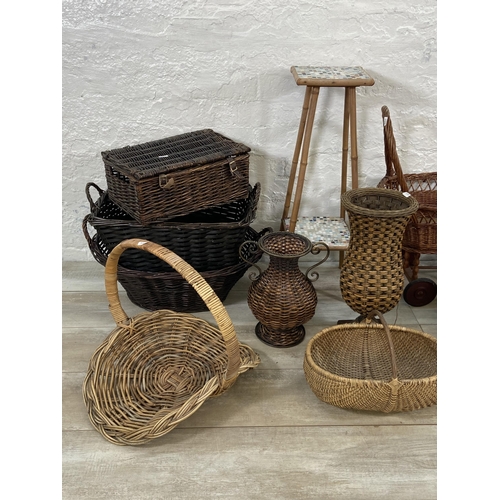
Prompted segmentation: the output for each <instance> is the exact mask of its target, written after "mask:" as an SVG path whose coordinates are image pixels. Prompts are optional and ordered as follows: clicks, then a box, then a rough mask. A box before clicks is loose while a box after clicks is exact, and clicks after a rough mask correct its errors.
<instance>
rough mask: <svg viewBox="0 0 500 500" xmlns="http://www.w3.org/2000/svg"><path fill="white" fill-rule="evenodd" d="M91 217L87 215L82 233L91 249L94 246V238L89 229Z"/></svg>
mask: <svg viewBox="0 0 500 500" xmlns="http://www.w3.org/2000/svg"><path fill="white" fill-rule="evenodd" d="M90 217H91V214H87V215H86V216H85V217H84V218H83V221H82V231H83V235H84V236H85V239H86V240H87V244H88V245H89V248H90V247H91V246H92V237H91V236H90V234H89V229H88V222H89V219H90Z"/></svg>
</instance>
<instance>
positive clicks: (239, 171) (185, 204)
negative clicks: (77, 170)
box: [101, 129, 250, 224]
mask: <svg viewBox="0 0 500 500" xmlns="http://www.w3.org/2000/svg"><path fill="white" fill-rule="evenodd" d="M249 151H250V148H249V147H248V146H245V145H244V144H240V143H236V142H234V141H232V140H231V139H228V138H227V137H224V136H223V135H221V134H218V133H216V132H214V131H213V130H210V129H205V130H197V131H195V132H189V133H187V134H180V135H176V136H173V137H168V138H166V139H161V140H157V141H151V142H147V143H144V144H138V145H135V146H126V147H124V148H119V149H113V150H110V151H103V152H102V153H101V155H102V159H103V162H104V167H105V171H106V180H107V183H108V192H109V196H110V198H111V199H112V200H113V201H114V202H115V203H116V204H117V205H118V206H120V207H121V208H123V210H125V211H126V212H127V213H129V214H130V215H131V216H132V217H133V218H134V219H136V220H137V221H138V222H140V223H141V224H151V223H153V222H158V221H165V220H169V219H172V218H173V217H176V216H179V215H186V214H189V213H191V212H195V211H197V210H202V209H204V208H209V207H213V206H217V205H221V204H224V203H229V202H231V201H234V200H238V199H240V198H244V197H245V196H246V195H247V186H248V177H249V155H248V152H249Z"/></svg>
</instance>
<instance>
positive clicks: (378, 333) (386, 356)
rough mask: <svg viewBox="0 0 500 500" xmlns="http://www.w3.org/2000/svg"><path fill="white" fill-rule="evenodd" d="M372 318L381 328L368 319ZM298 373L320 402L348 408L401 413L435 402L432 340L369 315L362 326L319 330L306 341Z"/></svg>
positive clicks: (434, 346)
mask: <svg viewBox="0 0 500 500" xmlns="http://www.w3.org/2000/svg"><path fill="white" fill-rule="evenodd" d="M374 316H378V317H379V318H380V321H381V322H382V324H378V323H375V322H373V321H371V319H372V318H373V317H374ZM304 373H305V376H306V380H307V382H308V384H309V386H310V387H311V389H312V391H313V392H314V394H315V395H316V396H317V397H318V398H319V399H320V400H321V401H324V402H325V403H328V404H331V405H334V406H338V407H340V408H346V409H352V410H369V411H377V412H384V413H390V412H402V411H411V410H416V409H419V408H426V407H428V406H432V405H434V404H437V341H436V339H435V338H434V337H431V336H430V335H428V334H426V333H423V332H420V331H417V330H412V329H410V328H405V327H402V326H394V325H391V326H388V325H387V322H386V321H385V319H384V318H383V316H382V314H381V313H379V312H377V311H372V312H371V313H370V314H369V315H368V321H367V322H365V323H347V324H343V325H337V326H332V327H329V328H325V329H324V330H322V331H321V332H319V333H317V334H316V335H315V336H314V337H313V338H312V339H311V340H310V341H309V343H308V345H307V348H306V353H305V357H304Z"/></svg>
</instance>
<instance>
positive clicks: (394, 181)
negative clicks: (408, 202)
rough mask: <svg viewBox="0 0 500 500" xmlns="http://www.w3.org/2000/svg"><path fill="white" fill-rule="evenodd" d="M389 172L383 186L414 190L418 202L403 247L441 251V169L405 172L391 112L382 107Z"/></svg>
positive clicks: (416, 251) (382, 183) (415, 251)
mask: <svg viewBox="0 0 500 500" xmlns="http://www.w3.org/2000/svg"><path fill="white" fill-rule="evenodd" d="M382 119H383V122H384V153H385V164H386V174H385V177H384V178H383V179H382V180H381V181H380V182H379V184H378V186H377V187H379V188H387V189H394V190H397V191H402V192H407V193H410V194H411V195H412V196H413V197H414V198H415V199H416V200H417V202H418V205H419V208H418V211H417V212H416V213H415V214H413V215H412V217H411V219H410V221H409V222H408V225H407V227H406V231H405V233H404V237H403V250H405V251H408V252H410V253H418V254H436V253H437V172H423V173H413V174H404V173H403V169H402V168H401V163H400V161H399V156H398V152H397V148H396V140H395V138H394V131H393V128H392V121H391V115H390V112H389V108H388V107H387V106H383V107H382Z"/></svg>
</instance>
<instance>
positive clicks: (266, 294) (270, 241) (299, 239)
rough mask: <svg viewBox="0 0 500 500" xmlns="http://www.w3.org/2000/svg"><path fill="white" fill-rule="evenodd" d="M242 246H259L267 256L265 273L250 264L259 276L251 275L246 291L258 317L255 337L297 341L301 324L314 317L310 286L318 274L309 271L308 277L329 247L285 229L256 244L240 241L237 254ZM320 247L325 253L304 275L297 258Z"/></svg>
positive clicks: (278, 343) (283, 343)
mask: <svg viewBox="0 0 500 500" xmlns="http://www.w3.org/2000/svg"><path fill="white" fill-rule="evenodd" d="M245 245H253V246H258V248H259V249H260V250H261V251H262V252H264V253H265V254H267V255H268V256H269V266H268V268H267V269H266V270H265V271H264V272H262V271H261V269H260V268H259V267H258V266H256V265H255V264H254V263H252V265H254V266H255V267H257V269H258V270H259V275H258V276H255V273H253V274H250V279H252V280H253V282H252V284H251V285H250V288H249V290H248V306H249V307H250V309H251V311H252V313H253V314H254V316H255V317H256V318H257V319H258V320H259V323H258V324H257V326H256V327H255V333H256V335H257V337H258V338H259V339H260V340H262V341H263V342H265V343H266V344H268V345H271V346H273V347H292V346H294V345H297V344H299V343H300V342H302V340H304V336H305V329H304V326H303V324H304V323H307V322H308V321H309V320H310V319H311V318H312V317H313V316H314V313H315V311H316V304H317V301H318V299H317V296H316V290H315V289H314V286H313V285H312V282H313V281H315V280H316V279H317V278H318V274H317V273H316V272H314V273H311V278H309V277H308V274H309V272H310V271H311V270H312V269H313V268H314V267H317V266H319V265H320V264H321V263H322V262H324V261H325V260H326V259H327V258H328V255H329V253H330V251H329V249H328V246H327V245H326V244H325V243H322V242H319V243H315V244H314V245H313V244H312V243H311V241H309V240H308V239H307V238H306V237H304V236H302V235H299V234H296V233H290V232H287V231H279V232H273V233H268V234H266V235H264V236H262V237H261V238H260V239H259V241H258V243H257V244H256V243H255V242H251V241H248V242H245V243H243V245H242V246H241V247H240V255H241V254H242V250H244V249H245V248H244V247H245ZM321 247H324V248H323V249H324V250H326V256H325V257H324V258H323V259H322V260H321V261H320V262H318V263H317V264H315V265H313V266H311V267H310V268H309V269H308V270H307V271H306V273H305V274H304V273H303V272H302V271H301V270H300V269H299V264H298V261H299V258H300V257H303V256H305V255H307V254H309V253H312V254H318V253H319V252H320V251H321V249H322V248H321ZM242 258H243V257H242Z"/></svg>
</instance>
